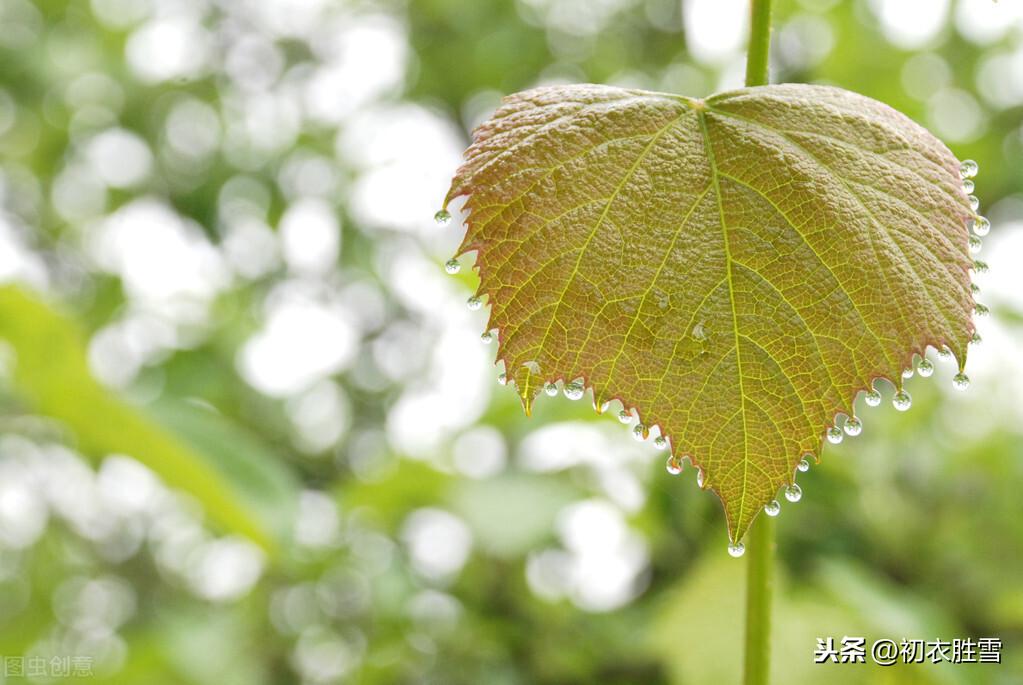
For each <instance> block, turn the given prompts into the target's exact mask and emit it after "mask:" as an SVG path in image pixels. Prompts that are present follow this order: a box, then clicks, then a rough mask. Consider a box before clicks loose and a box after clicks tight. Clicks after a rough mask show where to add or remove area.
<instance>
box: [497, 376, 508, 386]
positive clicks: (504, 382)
mask: <svg viewBox="0 0 1023 685" xmlns="http://www.w3.org/2000/svg"><path fill="white" fill-rule="evenodd" d="M497 382H498V384H499V385H507V384H508V374H506V373H500V374H498V375H497Z"/></svg>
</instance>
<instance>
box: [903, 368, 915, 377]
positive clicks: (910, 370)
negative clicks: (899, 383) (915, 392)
mask: <svg viewBox="0 0 1023 685" xmlns="http://www.w3.org/2000/svg"><path fill="white" fill-rule="evenodd" d="M902 377H903V378H912V377H913V367H912V366H910V367H908V368H905V369H903V370H902Z"/></svg>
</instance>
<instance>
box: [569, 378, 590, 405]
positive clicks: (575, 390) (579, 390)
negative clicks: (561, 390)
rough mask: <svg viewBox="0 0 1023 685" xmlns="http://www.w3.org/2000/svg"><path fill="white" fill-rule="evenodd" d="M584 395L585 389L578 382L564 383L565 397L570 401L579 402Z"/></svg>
mask: <svg viewBox="0 0 1023 685" xmlns="http://www.w3.org/2000/svg"><path fill="white" fill-rule="evenodd" d="M584 394H586V388H585V387H583V384H582V383H580V382H579V381H572V382H571V383H565V397H567V398H568V399H570V400H572V401H573V402H574V401H575V400H581V399H582V398H583V395H584Z"/></svg>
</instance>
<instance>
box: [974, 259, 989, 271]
mask: <svg viewBox="0 0 1023 685" xmlns="http://www.w3.org/2000/svg"><path fill="white" fill-rule="evenodd" d="M973 270H974V271H976V272H977V273H979V274H986V273H987V270H988V265H987V262H982V261H980V260H979V259H974V260H973Z"/></svg>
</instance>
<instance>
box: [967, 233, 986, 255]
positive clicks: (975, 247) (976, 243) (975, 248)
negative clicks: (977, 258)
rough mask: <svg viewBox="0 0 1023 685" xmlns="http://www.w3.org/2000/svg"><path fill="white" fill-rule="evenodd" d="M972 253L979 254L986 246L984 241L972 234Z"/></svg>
mask: <svg viewBox="0 0 1023 685" xmlns="http://www.w3.org/2000/svg"><path fill="white" fill-rule="evenodd" d="M969 245H970V254H977V253H978V252H980V251H981V249H982V248H983V247H984V241H983V240H981V239H980V238H978V237H977V236H975V235H971V236H970V243H969Z"/></svg>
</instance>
